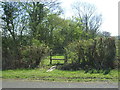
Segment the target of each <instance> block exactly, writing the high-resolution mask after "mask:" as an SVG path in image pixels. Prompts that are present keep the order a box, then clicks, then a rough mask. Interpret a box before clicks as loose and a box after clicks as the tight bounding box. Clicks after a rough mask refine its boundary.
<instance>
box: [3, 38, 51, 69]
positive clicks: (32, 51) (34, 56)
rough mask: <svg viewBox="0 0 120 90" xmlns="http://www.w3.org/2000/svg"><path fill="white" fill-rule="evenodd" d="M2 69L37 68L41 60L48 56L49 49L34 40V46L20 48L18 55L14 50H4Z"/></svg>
mask: <svg viewBox="0 0 120 90" xmlns="http://www.w3.org/2000/svg"><path fill="white" fill-rule="evenodd" d="M3 50H4V51H2V54H3V55H2V60H3V61H2V69H3V70H5V69H16V68H35V67H37V66H39V64H40V63H41V60H42V59H43V58H44V57H45V56H46V55H48V52H49V47H48V46H46V45H45V44H41V43H40V42H39V41H38V40H36V39H33V40H32V45H29V46H22V47H19V48H18V53H19V55H17V54H16V53H15V52H14V50H13V48H3Z"/></svg>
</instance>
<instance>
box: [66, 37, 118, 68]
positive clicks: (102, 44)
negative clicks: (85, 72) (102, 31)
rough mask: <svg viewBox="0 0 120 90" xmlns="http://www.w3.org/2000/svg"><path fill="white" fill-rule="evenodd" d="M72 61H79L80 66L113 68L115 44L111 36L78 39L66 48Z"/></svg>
mask: <svg viewBox="0 0 120 90" xmlns="http://www.w3.org/2000/svg"><path fill="white" fill-rule="evenodd" d="M66 51H67V53H68V57H69V58H70V59H71V60H72V63H80V64H81V66H82V68H84V69H85V68H87V69H88V68H96V69H108V68H113V63H114V60H115V53H116V46H115V40H114V39H113V38H99V39H94V40H80V41H77V42H73V43H71V44H69V45H68V47H67V48H66Z"/></svg>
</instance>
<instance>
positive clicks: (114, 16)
mask: <svg viewBox="0 0 120 90" xmlns="http://www.w3.org/2000/svg"><path fill="white" fill-rule="evenodd" d="M60 1H61V2H62V3H61V4H62V5H61V6H62V8H63V9H64V14H65V15H64V17H65V18H68V17H71V16H72V15H74V14H73V10H72V8H71V5H72V4H73V3H74V2H75V1H80V2H81V1H82V2H87V3H90V4H93V5H95V7H96V8H97V12H98V13H100V14H102V25H101V27H100V31H107V32H110V33H111V36H117V35H118V2H119V0H60Z"/></svg>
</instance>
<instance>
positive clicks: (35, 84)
mask: <svg viewBox="0 0 120 90" xmlns="http://www.w3.org/2000/svg"><path fill="white" fill-rule="evenodd" d="M2 88H118V83H110V82H46V81H23V80H2Z"/></svg>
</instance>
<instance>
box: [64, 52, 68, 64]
mask: <svg viewBox="0 0 120 90" xmlns="http://www.w3.org/2000/svg"><path fill="white" fill-rule="evenodd" d="M64 57H65V61H64V64H66V63H67V54H66V53H65V56H64Z"/></svg>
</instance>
